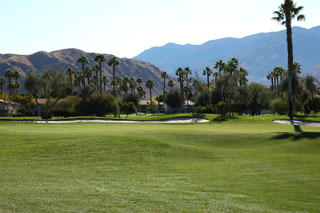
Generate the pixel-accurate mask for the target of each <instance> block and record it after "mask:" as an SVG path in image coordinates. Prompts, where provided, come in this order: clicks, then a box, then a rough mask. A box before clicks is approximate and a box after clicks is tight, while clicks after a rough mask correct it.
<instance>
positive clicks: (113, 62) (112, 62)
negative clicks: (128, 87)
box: [108, 57, 120, 95]
mask: <svg viewBox="0 0 320 213" xmlns="http://www.w3.org/2000/svg"><path fill="white" fill-rule="evenodd" d="M119 64H120V61H119V59H117V58H116V57H111V58H110V60H109V62H108V66H112V73H113V80H115V79H116V66H118V65H119ZM113 95H116V85H115V84H113Z"/></svg>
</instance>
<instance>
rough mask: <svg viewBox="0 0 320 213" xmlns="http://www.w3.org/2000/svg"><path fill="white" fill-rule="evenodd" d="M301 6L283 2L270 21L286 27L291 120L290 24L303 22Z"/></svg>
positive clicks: (291, 116)
mask: <svg viewBox="0 0 320 213" xmlns="http://www.w3.org/2000/svg"><path fill="white" fill-rule="evenodd" d="M302 9H303V7H302V6H298V7H297V5H296V4H295V3H294V2H293V0H284V4H281V5H280V6H279V10H278V11H274V15H275V17H273V18H272V19H273V20H275V21H278V22H280V23H281V24H282V25H286V28H287V51H288V98H289V117H290V119H291V120H292V119H293V101H292V75H293V44H292V43H293V42H292V28H291V22H292V20H294V19H295V18H297V20H298V21H302V20H305V16H304V15H303V14H300V12H301V10H302Z"/></svg>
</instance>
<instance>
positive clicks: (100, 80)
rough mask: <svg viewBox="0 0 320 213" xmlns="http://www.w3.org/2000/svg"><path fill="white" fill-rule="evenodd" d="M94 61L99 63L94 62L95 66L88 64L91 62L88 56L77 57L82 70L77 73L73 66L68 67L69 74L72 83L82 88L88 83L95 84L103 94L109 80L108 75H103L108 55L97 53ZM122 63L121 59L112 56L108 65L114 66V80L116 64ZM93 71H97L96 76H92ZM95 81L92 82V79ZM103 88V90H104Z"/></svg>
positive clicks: (114, 77) (114, 90) (114, 91)
mask: <svg viewBox="0 0 320 213" xmlns="http://www.w3.org/2000/svg"><path fill="white" fill-rule="evenodd" d="M94 61H95V62H96V63H97V64H94V66H93V67H90V66H87V65H88V64H89V60H88V58H87V57H86V56H84V55H83V56H80V57H79V58H78V59H77V62H78V63H80V64H81V72H79V73H76V72H75V71H74V70H72V69H71V68H68V70H67V74H68V75H69V79H70V84H71V85H72V86H73V85H77V86H79V87H80V88H81V87H83V88H84V89H86V84H88V85H90V84H91V83H93V84H94V86H95V89H96V90H97V91H99V93H100V94H102V91H105V88H106V83H107V82H108V81H109V80H108V78H107V76H102V64H103V63H105V62H106V61H107V59H106V57H105V56H104V55H103V54H97V55H96V56H95V57H94ZM119 64H120V61H119V60H118V59H117V58H116V57H111V58H110V60H109V61H108V66H111V67H112V70H113V82H115V79H116V75H115V72H116V66H117V65H119ZM92 72H95V74H96V75H95V76H93V77H92ZM91 79H92V80H93V82H92V80H91ZM113 85H114V86H113V93H114V94H116V89H115V84H113ZM102 88H103V90H102Z"/></svg>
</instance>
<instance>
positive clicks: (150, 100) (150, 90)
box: [150, 88, 152, 105]
mask: <svg viewBox="0 0 320 213" xmlns="http://www.w3.org/2000/svg"><path fill="white" fill-rule="evenodd" d="M151 90H152V89H151V88H150V105H151V104H152V93H151Z"/></svg>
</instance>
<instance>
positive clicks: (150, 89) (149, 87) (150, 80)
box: [146, 78, 154, 104]
mask: <svg viewBox="0 0 320 213" xmlns="http://www.w3.org/2000/svg"><path fill="white" fill-rule="evenodd" d="M146 87H147V88H148V89H149V92H150V104H152V89H153V87H154V82H153V80H152V79H151V78H149V79H148V80H147V81H146Z"/></svg>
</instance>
